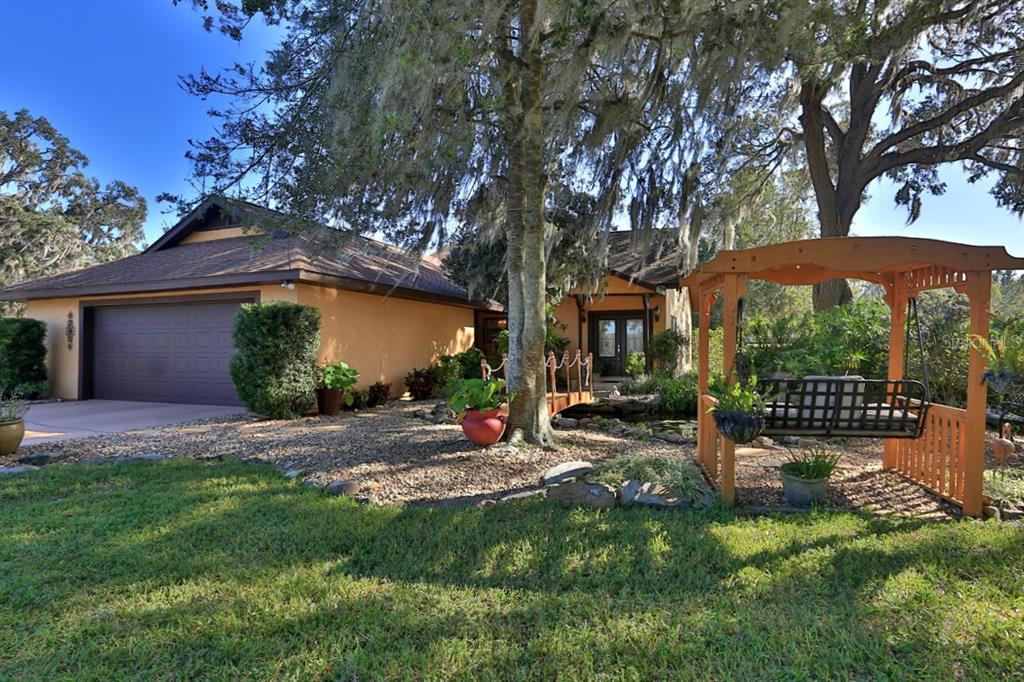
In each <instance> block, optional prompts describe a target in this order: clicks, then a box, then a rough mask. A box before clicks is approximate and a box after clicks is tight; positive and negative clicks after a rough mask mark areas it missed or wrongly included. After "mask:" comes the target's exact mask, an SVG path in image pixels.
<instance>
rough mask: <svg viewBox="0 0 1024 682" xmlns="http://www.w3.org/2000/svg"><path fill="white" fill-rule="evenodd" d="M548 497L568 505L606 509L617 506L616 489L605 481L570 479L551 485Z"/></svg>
mask: <svg viewBox="0 0 1024 682" xmlns="http://www.w3.org/2000/svg"><path fill="white" fill-rule="evenodd" d="M547 491H548V499H549V500H554V501H555V502H559V503H561V504H562V505H563V506H566V507H591V508H594V509H606V508H608V507H614V506H615V490H613V489H612V488H611V487H610V486H607V485H605V484H603V483H589V482H587V481H569V482H568V483H560V484H558V485H553V486H550V487H549V488H548V489H547Z"/></svg>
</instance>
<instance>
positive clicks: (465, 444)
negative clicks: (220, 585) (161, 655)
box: [0, 401, 1020, 518]
mask: <svg viewBox="0 0 1024 682" xmlns="http://www.w3.org/2000/svg"><path fill="white" fill-rule="evenodd" d="M435 404H436V403H435V401H421V402H395V403H391V404H389V405H387V406H384V407H380V408H376V409H373V410H366V411H361V412H345V413H342V414H340V415H338V416H336V417H309V418H305V419H298V420H291V421H281V420H268V419H263V418H260V417H256V416H253V415H248V416H236V417H221V418H215V419H208V420H203V421H196V422H190V423H187V424H178V425H174V426H164V427H158V428H152V429H143V430H139V431H133V432H128V433H121V434H113V435H104V436H93V437H89V438H81V439H76V440H67V441H62V442H57V443H49V444H43V445H35V446H29V447H24V448H21V449H20V450H19V451H18V452H17V453H16V455H13V456H9V457H6V458H3V457H0V465H7V466H10V465H13V464H16V463H17V459H18V458H20V457H24V456H26V455H31V454H38V453H44V452H45V453H53V454H55V455H56V457H55V459H56V460H58V461H64V462H81V461H93V460H102V459H113V458H119V457H120V458H126V457H138V456H140V455H161V456H165V457H194V458H197V459H206V458H220V457H227V458H237V459H243V460H255V461H261V462H266V463H268V464H271V465H273V466H275V467H276V468H278V469H279V470H280V471H282V472H286V471H287V472H293V474H295V475H296V476H297V477H298V478H301V479H302V480H304V481H305V482H307V483H308V484H310V485H317V486H320V485H328V484H330V483H331V482H333V481H338V480H341V479H354V480H356V481H358V482H359V483H360V485H361V488H362V490H361V492H362V493H363V494H374V495H376V497H377V499H379V500H380V501H381V502H387V503H418V502H451V503H462V502H467V501H472V500H478V499H482V498H487V497H500V496H502V495H504V494H507V493H509V492H517V491H521V490H525V489H528V488H531V487H534V486H536V485H537V483H538V479H539V477H540V475H541V473H543V472H544V471H545V470H546V469H548V468H549V467H551V466H554V465H556V464H560V463H562V462H565V461H567V460H574V459H583V460H589V461H590V462H593V463H594V464H597V463H599V462H601V461H603V460H606V459H609V458H611V457H615V456H618V455H624V454H631V455H645V456H659V455H669V456H676V457H688V458H690V459H695V452H694V447H693V446H692V445H687V444H675V443H666V442H661V441H658V440H637V439H635V438H630V437H623V436H620V435H616V434H613V433H609V432H607V431H595V430H591V429H568V430H566V429H559V430H558V431H557V432H556V433H557V434H558V446H559V447H558V448H557V449H541V448H534V447H520V448H514V447H511V446H508V445H504V444H499V445H495V446H492V447H489V448H483V449H481V448H477V447H475V446H474V445H472V444H471V443H470V442H469V441H468V440H467V439H466V437H465V436H464V435H463V433H462V429H461V428H460V427H459V426H457V425H454V424H434V423H431V422H429V421H424V420H423V419H420V418H417V417H416V416H415V415H414V413H415V412H416V411H423V410H426V411H427V412H429V411H430V410H431V409H432V408H433V407H434V406H435ZM833 445H834V446H835V447H837V449H839V450H840V451H841V452H842V455H843V457H842V460H841V461H840V464H839V468H838V470H837V471H836V473H835V474H834V475H833V478H832V481H831V482H830V485H829V491H828V494H827V497H826V500H825V503H824V506H826V507H832V508H841V509H865V510H870V511H873V512H875V513H879V514H886V515H897V516H913V517H929V518H950V515H951V513H953V511H954V508H952V507H951V505H949V504H948V503H946V502H945V501H943V500H941V499H940V498H938V497H936V496H934V495H931V494H930V493H928V492H927V491H925V490H923V489H922V488H920V487H919V486H917V485H914V484H913V483H911V482H909V481H907V480H906V479H904V478H903V477H901V476H899V475H897V474H895V473H892V472H886V471H882V468H881V463H882V442H881V441H876V440H870V439H849V440H847V441H846V442H844V443H841V444H833ZM787 455H788V450H787V449H786V448H784V447H779V446H773V447H770V448H743V449H739V450H738V451H737V458H736V464H737V466H736V492H737V501H738V502H739V503H740V504H743V505H751V506H758V507H760V506H772V507H781V506H784V505H785V500H784V498H783V495H782V485H781V481H780V478H779V470H778V468H779V466H780V465H781V464H782V463H783V462H785V461H786V459H787ZM1019 457H1020V456H1019V455H1016V456H1015V457H1014V459H1015V460H1016V459H1017V458H1019ZM1013 464H1018V465H1019V462H1017V461H1014V462H1011V465H1013ZM989 465H990V466H991V463H990V464H989Z"/></svg>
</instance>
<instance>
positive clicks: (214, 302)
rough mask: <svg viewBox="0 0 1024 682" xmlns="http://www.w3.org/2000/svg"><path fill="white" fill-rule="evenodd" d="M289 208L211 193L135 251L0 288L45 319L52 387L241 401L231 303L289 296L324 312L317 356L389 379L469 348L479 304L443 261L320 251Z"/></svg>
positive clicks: (380, 249)
mask: <svg viewBox="0 0 1024 682" xmlns="http://www.w3.org/2000/svg"><path fill="white" fill-rule="evenodd" d="M284 218H286V217H285V216H283V215H282V214H279V213H277V212H275V211H271V210H269V209H266V208H263V207H260V206H256V205H254V204H250V203H247V202H243V201H238V200H235V199H227V198H224V197H211V198H209V199H207V200H206V201H204V202H202V204H200V205H199V206H197V207H196V209H195V210H193V211H192V212H191V213H189V214H188V215H186V216H185V217H184V218H182V219H181V220H180V221H179V222H178V223H177V224H176V225H174V227H172V228H171V229H170V230H168V231H167V232H166V233H164V235H163V236H162V237H160V238H159V239H158V240H156V241H155V242H154V243H153V244H152V245H151V246H150V247H149V248H147V249H146V250H145V251H143V252H142V253H139V254H137V255H134V256H129V257H127V258H123V259H121V260H117V261H113V262H110V263H105V264H102V265H97V266H94V267H90V268H86V269H83V270H78V271H75V272H68V273H65V274H61V275H54V276H52V277H44V278H42V279H37V280H34V281H31V282H25V283H22V284H18V285H16V286H12V287H10V288H7V289H4V290H2V291H0V300H7V301H24V302H25V303H26V310H25V316H26V317H30V318H34V319H37V320H42V321H44V322H46V324H47V326H48V334H47V344H48V349H47V350H48V354H47V363H48V369H49V375H50V390H51V393H52V394H53V395H54V396H55V397H61V398H67V399H87V398H105V399H112V400H148V401H157V402H191V403H196V404H237V403H238V397H237V396H236V395H235V390H234V386H233V384H232V382H231V378H230V376H229V374H228V360H229V358H230V357H231V353H232V334H231V332H232V324H233V317H234V314H235V311H236V310H237V309H238V307H239V306H240V305H241V304H242V303H244V302H250V301H258V302H266V301H290V302H292V303H299V304H302V305H311V306H316V307H318V308H319V309H320V312H321V335H320V339H321V340H320V359H321V360H322V361H323V362H334V361H339V360H344V361H346V362H348V363H349V364H350V365H352V366H353V367H355V368H357V369H358V370H359V371H360V372H361V373H362V377H361V383H372V382H374V381H377V380H380V381H384V382H387V383H390V384H391V385H392V391H393V392H396V393H399V394H400V393H401V392H402V391H403V390H404V387H403V384H402V379H403V377H404V376H405V374H406V373H407V372H408V371H409V370H411V369H412V368H414V367H423V366H426V365H428V364H429V363H430V362H431V361H432V360H433V359H434V358H435V357H436V356H437V355H440V354H446V353H456V352H460V351H463V350H466V349H468V348H470V347H472V346H473V339H474V326H475V323H476V314H477V312H478V311H484V310H488V309H489V308H495V306H494V305H488V304H487V303H484V302H479V301H474V300H472V299H471V298H470V297H469V296H468V295H467V293H466V291H465V290H463V289H462V288H461V287H458V286H456V285H455V284H453V283H452V282H451V281H450V280H449V279H448V278H447V277H446V276H445V274H444V272H443V271H442V270H441V268H440V266H439V265H438V264H437V263H435V262H432V261H430V260H420V259H416V258H411V257H410V256H408V254H406V253H404V252H403V251H401V250H399V249H397V248H395V247H393V246H390V245H387V244H384V243H382V242H378V241H374V240H371V239H366V238H358V239H357V240H355V241H353V242H350V243H346V244H344V245H343V246H341V247H340V248H338V249H336V250H333V251H330V252H329V253H322V252H321V250H320V249H316V248H313V247H312V246H311V244H309V243H308V240H307V239H306V238H304V237H295V236H289V235H288V234H287V233H285V232H283V231H281V230H280V229H278V228H275V224H277V225H280V221H281V220H282V219H284Z"/></svg>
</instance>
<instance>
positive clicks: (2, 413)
mask: <svg viewBox="0 0 1024 682" xmlns="http://www.w3.org/2000/svg"><path fill="white" fill-rule="evenodd" d="M26 412H28V405H26V404H25V403H24V401H22V399H21V396H19V395H18V394H17V393H11V394H10V395H8V394H7V393H5V392H4V391H2V390H0V424H5V423H7V422H16V421H18V420H19V419H22V418H23V417H24V416H25V413H26Z"/></svg>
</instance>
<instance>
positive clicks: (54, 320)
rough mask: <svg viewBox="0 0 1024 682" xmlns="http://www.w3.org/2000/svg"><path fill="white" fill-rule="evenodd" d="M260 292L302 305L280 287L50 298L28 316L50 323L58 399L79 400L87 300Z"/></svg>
mask: <svg viewBox="0 0 1024 682" xmlns="http://www.w3.org/2000/svg"><path fill="white" fill-rule="evenodd" d="M254 291H258V292H259V294H260V300H261V301H290V302H292V303H296V302H298V288H295V289H283V288H282V287H281V286H280V285H263V286H251V287H237V288H225V289H191V290H188V291H173V292H162V293H153V294H119V295H111V296H84V297H81V298H48V299H41V300H37V301H28V302H27V306H26V309H25V317H30V318H32V319H35V320H41V321H43V322H45V323H46V351H47V352H46V368H47V371H48V373H49V377H50V393H51V395H53V396H54V397H56V398H66V399H68V400H75V399H77V398H78V349H79V347H80V346H81V340H82V339H81V334H82V324H81V320H80V319H79V307H78V306H79V304H80V303H82V302H83V301H105V300H125V299H139V300H140V302H145V300H146V299H160V298H167V297H169V296H175V297H177V296H192V295H202V294H229V293H239V292H254ZM68 313H72V315H73V316H74V318H73V319H74V326H75V336H74V343H73V344H72V347H71V349H70V350H69V349H68V340H67V334H66V331H65V330H66V329H67V324H68Z"/></svg>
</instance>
